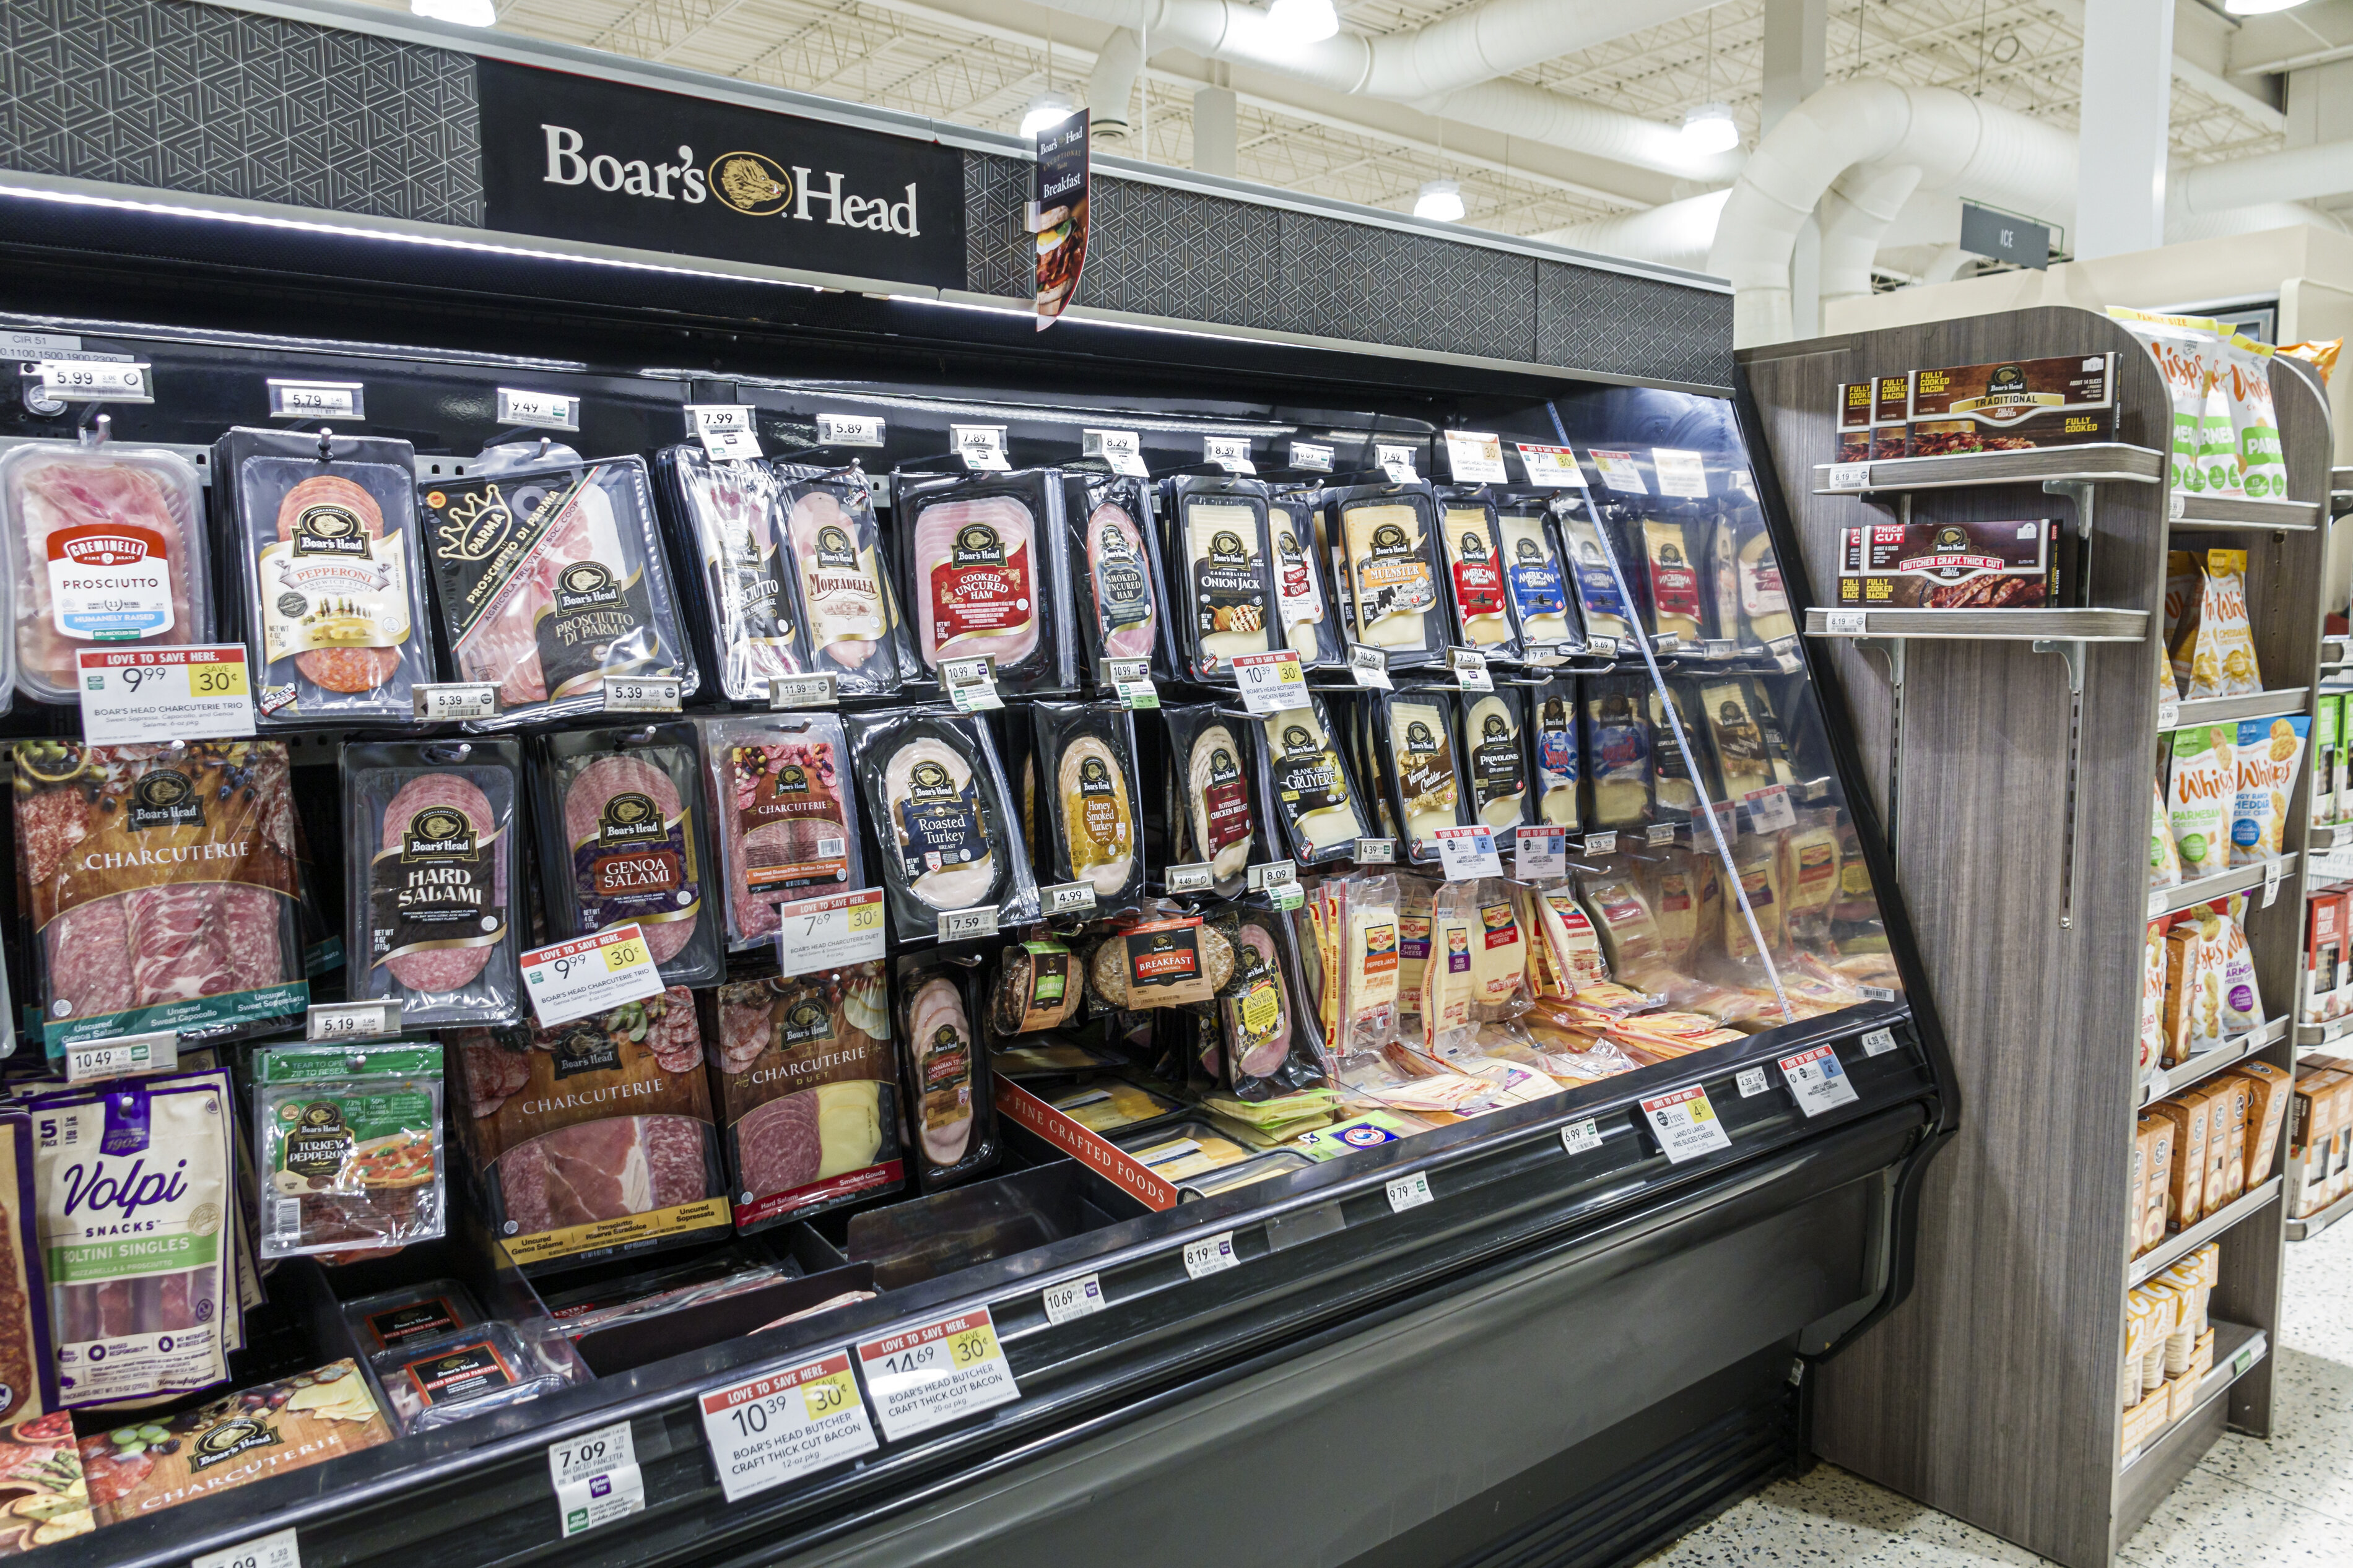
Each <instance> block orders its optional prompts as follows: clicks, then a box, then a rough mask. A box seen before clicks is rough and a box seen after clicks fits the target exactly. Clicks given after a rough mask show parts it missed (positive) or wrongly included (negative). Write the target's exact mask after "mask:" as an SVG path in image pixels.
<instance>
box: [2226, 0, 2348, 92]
mask: <svg viewBox="0 0 2353 1568" xmlns="http://www.w3.org/2000/svg"><path fill="white" fill-rule="evenodd" d="M2344 59H2353V0H2319V3H2318V4H2315V5H2299V6H2297V7H2296V8H2295V9H2294V10H2292V11H2278V12H2274V13H2273V14H2272V15H2270V16H2242V17H2241V18H2239V29H2238V32H2237V34H2236V35H2235V36H2234V37H2232V40H2231V65H2230V74H2231V75H2232V76H2257V75H2269V74H2271V73H2274V72H2277V71H2293V70H2305V69H2307V68H2310V67H2313V66H2325V65H2327V64H2329V63H2330V62H2332V61H2335V60H2344Z"/></svg>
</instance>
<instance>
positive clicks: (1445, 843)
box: [1430, 822, 1504, 882]
mask: <svg viewBox="0 0 2353 1568" xmlns="http://www.w3.org/2000/svg"><path fill="white" fill-rule="evenodd" d="M1430 837H1433V838H1435V839H1437V840H1438V859H1439V864H1440V865H1441V866H1442V867H1444V868H1445V870H1446V879H1447V880H1448V881H1450V882H1468V881H1471V880H1472V879H1476V878H1480V877H1500V876H1502V875H1503V874H1504V860H1503V857H1501V856H1499V855H1497V854H1496V853H1495V830H1494V829H1493V828H1492V827H1490V826H1487V825H1486V824H1485V823H1483V822H1482V823H1474V824H1473V825H1472V826H1469V827H1441V828H1439V829H1438V830H1437V831H1436V832H1435V833H1433V834H1431V835H1430Z"/></svg>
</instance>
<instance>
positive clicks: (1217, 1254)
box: [1185, 1230, 1241, 1279]
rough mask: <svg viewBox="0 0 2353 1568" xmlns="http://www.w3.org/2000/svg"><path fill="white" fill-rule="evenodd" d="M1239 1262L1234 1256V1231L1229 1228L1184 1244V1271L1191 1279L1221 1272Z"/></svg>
mask: <svg viewBox="0 0 2353 1568" xmlns="http://www.w3.org/2000/svg"><path fill="white" fill-rule="evenodd" d="M1240 1262H1241V1259H1240V1258H1236V1257H1235V1256H1234V1233H1233V1232H1232V1231H1230V1230H1221V1231H1219V1232H1218V1234H1217V1235H1215V1236H1212V1237H1204V1238H1203V1239H1202V1240H1199V1241H1188V1242H1187V1243H1186V1244H1185V1272H1186V1274H1187V1276H1188V1277H1189V1278H1191V1279H1200V1278H1202V1277H1203V1276H1204V1275H1208V1274H1222V1273H1224V1272H1225V1271H1226V1270H1227V1269H1229V1268H1233V1267H1235V1266H1236V1265H1238V1264H1239V1263H1240Z"/></svg>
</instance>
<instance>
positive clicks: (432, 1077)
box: [252, 1041, 448, 1258]
mask: <svg viewBox="0 0 2353 1568" xmlns="http://www.w3.org/2000/svg"><path fill="white" fill-rule="evenodd" d="M252 1070H253V1076H254V1078H255V1079H257V1080H258V1081H257V1082H256V1083H255V1084H254V1087H253V1139H254V1150H253V1153H254V1166H255V1169H256V1170H257V1171H258V1172H259V1173H260V1183H259V1185H260V1205H261V1222H262V1223H261V1227H260V1230H261V1256H262V1257H263V1258H291V1257H294V1256H297V1255H298V1254H301V1253H308V1252H326V1253H334V1252H348V1251H351V1250H353V1248H356V1247H406V1246H407V1245H408V1244H409V1243H410V1242H412V1241H427V1240H430V1239H431V1238H432V1237H437V1236H439V1235H441V1234H443V1232H444V1230H445V1229H446V1228H447V1224H448V1209H447V1206H446V1191H447V1184H446V1181H445V1178H444V1171H443V1163H442V1137H441V1125H442V1124H441V1047H439V1046H438V1045H435V1044H432V1043H429V1042H425V1043H419V1042H416V1041H403V1042H401V1043H399V1044H397V1045H382V1046H375V1047H374V1048H362V1047H358V1046H356V1045H337V1046H316V1045H313V1046H279V1047H273V1048H271V1049H269V1050H265V1051H260V1052H258V1053H256V1059H255V1061H254V1064H253V1069H252Z"/></svg>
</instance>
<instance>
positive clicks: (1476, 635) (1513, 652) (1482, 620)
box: [1438, 485, 1520, 658]
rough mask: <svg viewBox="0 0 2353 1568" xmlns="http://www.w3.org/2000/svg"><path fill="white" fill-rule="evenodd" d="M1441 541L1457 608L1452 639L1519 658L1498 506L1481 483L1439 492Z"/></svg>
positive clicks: (1495, 655)
mask: <svg viewBox="0 0 2353 1568" xmlns="http://www.w3.org/2000/svg"><path fill="white" fill-rule="evenodd" d="M1438 522H1439V538H1440V542H1441V543H1442V545H1443V546H1444V549H1445V554H1446V574H1447V587H1448V589H1449V590H1450V592H1449V595H1448V596H1449V598H1450V599H1451V601H1452V603H1453V605H1454V626H1453V629H1452V631H1451V633H1450V634H1449V637H1450V640H1451V641H1454V642H1457V643H1460V644H1461V645H1463V646H1464V647H1475V648H1477V649H1479V650H1480V651H1481V652H1482V653H1485V654H1487V655H1488V656H1489V657H1491V658H1518V657H1519V656H1520V627H1519V622H1518V619H1517V616H1516V614H1515V612H1514V608H1513V605H1512V594H1511V588H1510V585H1509V584H1508V583H1507V582H1506V581H1505V577H1504V572H1505V563H1506V557H1505V555H1504V542H1503V534H1502V531H1501V529H1500V528H1499V527H1498V519H1497V517H1496V513H1495V503H1494V500H1493V498H1492V497H1491V496H1490V495H1489V494H1488V492H1487V489H1486V487H1485V486H1483V485H1447V486H1444V487H1441V488H1440V489H1439V491H1438Z"/></svg>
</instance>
